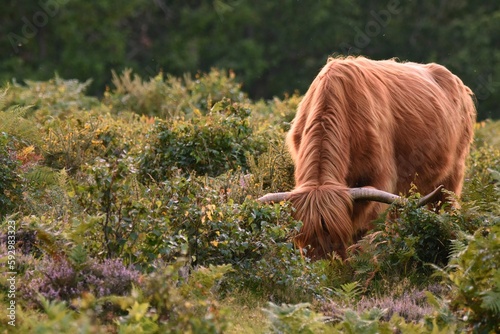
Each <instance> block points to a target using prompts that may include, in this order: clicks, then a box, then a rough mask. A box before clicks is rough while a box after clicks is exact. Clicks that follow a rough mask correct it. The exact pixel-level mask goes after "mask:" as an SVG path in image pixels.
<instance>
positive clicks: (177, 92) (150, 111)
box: [103, 69, 248, 118]
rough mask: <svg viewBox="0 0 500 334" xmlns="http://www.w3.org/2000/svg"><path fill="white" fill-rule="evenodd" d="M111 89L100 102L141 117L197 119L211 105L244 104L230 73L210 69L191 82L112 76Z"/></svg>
mask: <svg viewBox="0 0 500 334" xmlns="http://www.w3.org/2000/svg"><path fill="white" fill-rule="evenodd" d="M113 84H114V86H115V89H114V90H112V91H108V92H106V93H105V96H104V100H103V102H104V103H105V104H108V105H112V106H113V109H114V110H117V111H121V110H131V111H134V112H136V113H138V114H142V115H151V116H159V117H162V118H172V117H186V118H191V117H197V114H198V113H200V112H201V113H205V112H208V110H210V109H211V108H212V106H213V103H214V102H215V101H220V100H222V99H223V98H228V99H230V100H232V101H234V102H240V103H243V102H246V101H248V100H247V98H246V95H245V94H244V93H243V92H241V90H240V84H238V83H237V82H236V80H235V77H234V73H232V72H230V73H229V74H226V73H225V72H222V71H219V70H216V69H212V70H211V71H210V72H209V73H206V74H197V75H196V76H195V78H194V79H192V78H191V76H190V75H184V77H183V78H182V79H180V78H175V77H172V76H167V78H166V79H165V78H164V76H163V74H162V73H160V74H158V75H157V76H156V77H154V78H151V79H150V80H149V81H143V80H142V79H141V78H140V77H139V76H137V75H132V71H131V70H125V71H123V73H122V74H121V75H117V74H116V73H115V72H113Z"/></svg>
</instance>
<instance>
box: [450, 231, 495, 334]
mask: <svg viewBox="0 0 500 334" xmlns="http://www.w3.org/2000/svg"><path fill="white" fill-rule="evenodd" d="M454 250H455V251H454V252H453V254H452V257H451V260H450V264H449V265H448V266H447V268H446V273H445V277H446V278H447V280H448V281H449V282H451V283H452V284H453V287H454V289H455V294H454V296H453V299H452V301H451V306H452V307H453V309H454V310H455V312H457V313H458V317H459V319H461V320H462V321H464V322H466V323H467V324H469V326H470V327H471V329H472V330H473V331H474V332H475V333H492V332H499V331H500V268H499V263H500V224H499V223H498V222H497V223H496V225H494V226H491V227H488V228H484V229H480V230H478V231H477V232H476V233H475V234H474V236H473V237H471V238H470V240H468V243H467V244H464V243H461V242H458V241H456V242H455V245H454Z"/></svg>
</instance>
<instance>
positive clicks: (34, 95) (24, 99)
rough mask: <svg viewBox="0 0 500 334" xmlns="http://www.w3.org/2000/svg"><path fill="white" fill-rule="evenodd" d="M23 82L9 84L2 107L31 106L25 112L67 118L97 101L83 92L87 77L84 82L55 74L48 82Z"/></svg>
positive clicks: (85, 88) (95, 103)
mask: <svg viewBox="0 0 500 334" xmlns="http://www.w3.org/2000/svg"><path fill="white" fill-rule="evenodd" d="M24 82H25V84H26V85H20V84H17V83H14V84H13V85H12V86H10V87H8V90H7V93H6V96H5V99H4V101H3V102H4V104H5V107H7V108H11V107H15V106H21V107H25V106H26V107H27V106H30V107H31V109H30V111H29V113H28V114H30V115H31V114H35V113H36V114H37V118H39V119H48V118H50V117H66V116H69V115H71V113H72V112H74V111H78V110H82V109H87V110H88V109H91V108H92V107H95V106H97V105H98V104H99V101H98V100H97V99H96V98H95V97H90V96H86V95H85V91H86V90H87V88H88V86H89V85H90V82H91V81H90V80H89V81H86V82H84V83H81V82H79V81H78V80H64V79H61V78H60V77H59V76H57V75H56V76H55V77H54V78H53V79H50V80H48V81H32V80H24Z"/></svg>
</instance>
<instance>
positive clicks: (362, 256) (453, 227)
mask: <svg viewBox="0 0 500 334" xmlns="http://www.w3.org/2000/svg"><path fill="white" fill-rule="evenodd" d="M470 225H471V222H470V221H469V220H468V219H467V218H466V217H464V216H463V215H462V214H460V213H459V212H458V211H457V210H450V211H448V212H442V213H441V214H438V213H436V212H434V211H430V210H428V209H427V208H424V207H420V208H418V207H417V206H416V201H415V195H414V196H413V199H411V200H410V202H409V204H407V205H405V206H403V207H399V208H398V207H396V206H393V207H392V209H390V210H388V211H387V212H386V213H385V214H383V215H381V217H380V218H379V219H378V220H376V221H374V229H373V230H372V231H370V232H369V233H368V234H367V235H366V236H364V237H363V238H362V239H361V240H360V241H358V243H357V244H355V245H353V246H352V247H351V248H350V249H349V250H348V251H349V254H350V255H349V257H348V259H347V261H346V264H347V266H345V267H343V266H342V264H340V263H338V262H336V260H334V261H333V264H334V267H335V268H338V271H339V272H341V273H342V275H344V276H346V277H348V276H349V275H354V277H355V279H357V280H360V281H363V282H365V285H368V284H370V282H371V281H372V280H374V279H375V278H377V280H378V279H380V278H383V279H384V280H388V281H392V282H395V281H397V280H399V279H402V278H405V277H409V278H411V279H413V280H414V281H415V280H416V281H415V283H417V284H418V282H420V283H423V282H427V281H428V275H429V274H431V272H432V268H431V267H430V266H428V264H436V265H446V264H447V263H448V256H449V253H450V250H451V245H452V244H451V240H453V239H456V238H457V237H458V236H459V235H460V232H461V231H466V230H467V229H468V227H469V226H470ZM472 225H473V224H472ZM351 279H352V278H351Z"/></svg>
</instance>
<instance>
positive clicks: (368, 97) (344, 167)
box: [261, 57, 476, 258]
mask: <svg viewBox="0 0 500 334" xmlns="http://www.w3.org/2000/svg"><path fill="white" fill-rule="evenodd" d="M475 114H476V113H475V106H474V102H473V99H472V92H471V90H470V89H469V88H468V87H466V86H465V85H464V84H463V83H462V81H461V80H460V79H459V78H458V77H456V76H455V75H453V74H452V73H451V72H450V71H448V70H447V69H446V68H445V67H443V66H440V65H437V64H426V65H423V64H417V63H411V62H407V63H400V62H397V61H394V60H384V61H373V60H369V59H366V58H363V57H347V58H331V59H329V60H328V62H327V64H326V65H325V67H323V69H322V70H321V71H320V73H319V74H318V76H317V77H316V78H315V79H314V81H313V83H312V84H311V86H310V87H309V90H308V91H307V93H306V94H305V96H304V98H303V99H302V101H301V103H300V105H299V108H298V111H297V115H296V116H295V119H294V121H293V125H292V127H291V129H290V132H289V133H288V135H287V144H288V146H289V150H290V152H291V155H292V158H293V160H294V163H295V167H296V168H295V182H296V187H295V189H294V190H293V191H292V192H290V193H281V194H278V195H277V197H276V194H269V195H267V197H266V196H264V197H262V198H261V200H262V201H269V200H276V199H288V200H290V201H291V203H292V205H293V206H294V208H295V210H296V211H295V218H296V219H298V220H301V221H302V222H303V227H302V229H301V232H300V233H299V235H298V236H297V237H296V240H295V241H296V243H297V245H298V246H299V247H300V248H301V249H302V248H305V247H306V246H311V250H310V251H309V253H308V256H310V257H312V258H323V257H326V256H328V255H329V254H330V253H332V251H336V252H337V253H338V254H340V255H341V256H342V257H345V256H346V248H347V247H348V246H349V245H351V244H352V243H353V241H354V240H355V239H357V238H359V237H360V236H361V235H362V234H363V233H365V232H366V231H367V230H369V229H370V228H371V221H372V220H373V219H374V218H376V217H377V216H378V214H379V213H380V212H382V211H383V210H384V209H385V208H386V204H381V203H378V202H373V200H375V201H379V202H385V203H390V202H391V201H394V200H395V199H397V198H398V196H392V195H390V194H388V193H384V192H377V190H382V191H385V192H389V193H392V194H394V193H395V194H398V193H407V192H408V191H409V189H410V186H411V183H412V182H413V183H414V184H415V185H416V186H417V189H418V190H419V191H420V192H422V193H428V192H430V191H431V190H432V189H435V188H436V187H437V186H439V185H444V187H445V188H446V189H448V190H451V191H453V192H454V193H455V194H456V195H457V196H460V192H461V189H462V183H463V176H464V167H465V159H466V156H467V154H468V152H469V146H470V143H471V140H472V136H473V125H474V121H475ZM352 187H370V188H361V189H357V190H353V189H350V188H352ZM373 188H375V189H373ZM370 189H372V190H374V192H375V194H373V193H372V192H370ZM367 190H368V191H367ZM437 190H439V189H437ZM359 192H361V194H359ZM367 193H368V195H367ZM435 194H436V192H434V193H433V194H431V195H430V197H432V196H434V195H435ZM387 195H388V196H389V197H387ZM273 196H274V197H273ZM391 196H392V197H391ZM438 196H440V199H441V200H443V199H444V198H443V194H441V193H440V194H438ZM367 199H368V200H367ZM426 201H427V198H426V199H424V201H423V202H422V204H424V203H425V202H426Z"/></svg>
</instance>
